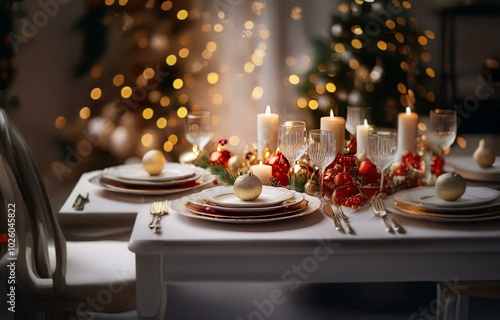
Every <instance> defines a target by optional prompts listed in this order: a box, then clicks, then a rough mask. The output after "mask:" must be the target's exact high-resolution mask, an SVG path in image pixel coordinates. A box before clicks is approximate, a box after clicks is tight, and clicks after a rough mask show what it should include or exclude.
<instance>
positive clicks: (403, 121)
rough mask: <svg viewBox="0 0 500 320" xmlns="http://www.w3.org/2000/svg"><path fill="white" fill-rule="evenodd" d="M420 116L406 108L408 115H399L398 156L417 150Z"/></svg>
mask: <svg viewBox="0 0 500 320" xmlns="http://www.w3.org/2000/svg"><path fill="white" fill-rule="evenodd" d="M417 125H418V115H417V114H416V113H415V112H411V109H410V107H406V113H400V114H399V115H398V155H402V154H403V153H404V152H405V151H410V152H414V151H416V150H417V131H418V129H417Z"/></svg>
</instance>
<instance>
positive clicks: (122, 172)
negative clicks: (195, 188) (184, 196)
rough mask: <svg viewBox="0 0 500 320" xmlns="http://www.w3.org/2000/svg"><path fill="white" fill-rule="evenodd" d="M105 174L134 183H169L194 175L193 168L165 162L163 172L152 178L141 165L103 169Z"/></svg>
mask: <svg viewBox="0 0 500 320" xmlns="http://www.w3.org/2000/svg"><path fill="white" fill-rule="evenodd" d="M105 172H106V174H108V175H114V176H115V177H117V178H121V179H127V180H134V181H136V180H137V181H169V180H178V179H184V178H188V177H191V176H192V175H194V173H195V170H194V167H192V166H189V165H185V164H181V163H177V162H167V163H165V167H164V168H163V171H162V172H161V173H160V174H159V175H157V176H152V175H150V174H149V173H147V172H146V170H144V168H143V167H142V164H141V163H134V164H124V165H121V166H115V167H110V168H107V169H105Z"/></svg>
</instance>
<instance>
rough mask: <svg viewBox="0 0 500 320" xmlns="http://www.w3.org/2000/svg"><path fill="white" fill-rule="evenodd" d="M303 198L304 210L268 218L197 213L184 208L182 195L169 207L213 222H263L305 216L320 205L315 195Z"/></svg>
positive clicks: (184, 198) (185, 200)
mask: <svg viewBox="0 0 500 320" xmlns="http://www.w3.org/2000/svg"><path fill="white" fill-rule="evenodd" d="M305 198H306V200H307V201H308V204H307V208H306V209H305V210H303V211H300V212H297V213H293V214H288V215H281V216H275V217H268V218H231V217H228V218H214V217H209V216H203V215H199V214H196V213H192V212H190V211H189V210H188V209H187V208H186V202H188V201H189V198H188V197H183V198H180V199H176V200H174V201H172V202H171V203H170V209H171V211H172V212H176V213H178V214H180V215H183V216H186V217H189V218H194V219H200V220H207V221H215V222H222V223H233V224H234V223H236V224H247V223H264V222H272V221H279V220H287V219H292V218H297V217H302V216H305V215H308V214H310V213H313V212H315V211H316V210H318V209H319V207H320V206H321V201H320V200H319V199H318V198H315V197H312V196H309V195H305Z"/></svg>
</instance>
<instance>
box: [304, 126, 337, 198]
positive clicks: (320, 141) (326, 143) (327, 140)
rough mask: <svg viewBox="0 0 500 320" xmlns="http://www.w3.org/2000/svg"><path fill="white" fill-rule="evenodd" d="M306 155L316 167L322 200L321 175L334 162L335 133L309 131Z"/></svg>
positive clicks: (316, 130)
mask: <svg viewBox="0 0 500 320" xmlns="http://www.w3.org/2000/svg"><path fill="white" fill-rule="evenodd" d="M307 153H308V155H309V158H310V159H311V160H312V161H313V162H314V163H315V164H316V166H317V167H318V172H319V175H318V178H319V197H320V199H321V200H323V173H324V171H325V168H326V166H328V165H329V164H330V163H332V162H333V160H335V155H336V154H337V150H336V142H335V131H331V130H320V129H315V130H310V131H309V139H308V149H307Z"/></svg>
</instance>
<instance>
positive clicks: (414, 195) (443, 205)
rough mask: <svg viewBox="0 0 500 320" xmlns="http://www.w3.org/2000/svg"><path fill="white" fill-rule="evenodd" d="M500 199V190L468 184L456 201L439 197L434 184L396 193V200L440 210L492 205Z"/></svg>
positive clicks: (464, 209)
mask: <svg viewBox="0 0 500 320" xmlns="http://www.w3.org/2000/svg"><path fill="white" fill-rule="evenodd" d="M499 199H500V191H498V190H495V189H491V188H485V187H471V186H467V188H466V189H465V193H464V194H463V195H462V196H461V197H460V198H459V199H457V200H455V201H446V200H443V199H441V198H439V197H438V195H437V192H436V189H435V187H434V186H429V187H419V188H414V189H408V190H402V191H399V192H397V193H396V194H394V200H395V201H397V202H399V203H402V204H407V205H410V206H415V207H419V208H423V209H430V210H439V211H452V212H456V211H467V210H468V209H471V208H474V209H477V208H480V207H487V206H491V204H492V203H493V202H495V201H498V200H499Z"/></svg>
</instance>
